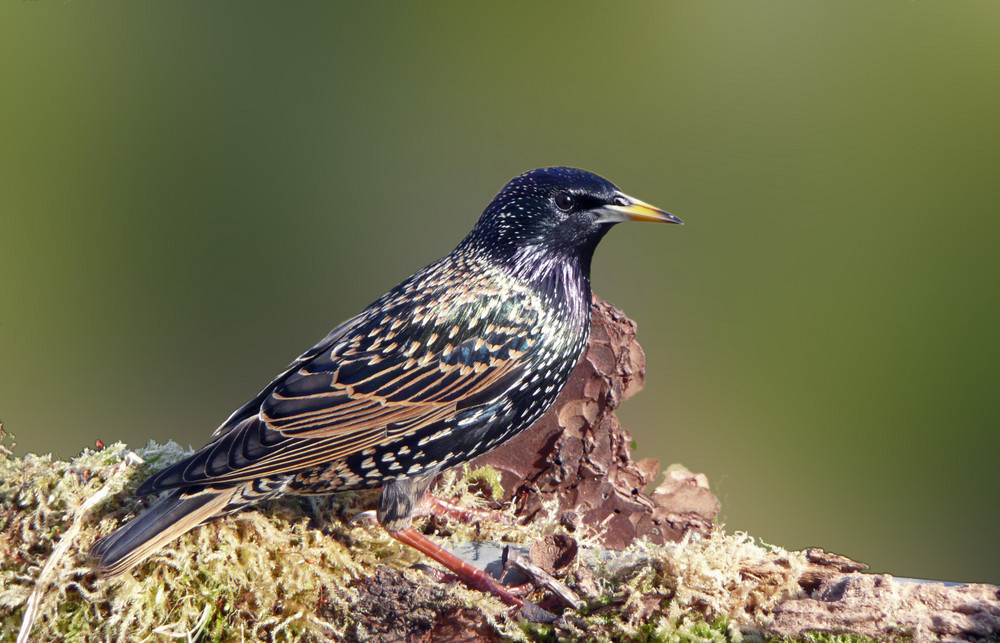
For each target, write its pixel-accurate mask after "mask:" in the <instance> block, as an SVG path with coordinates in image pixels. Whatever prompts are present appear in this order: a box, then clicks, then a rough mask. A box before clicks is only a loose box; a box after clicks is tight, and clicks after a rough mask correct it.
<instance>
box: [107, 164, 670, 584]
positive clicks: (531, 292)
mask: <svg viewBox="0 0 1000 643" xmlns="http://www.w3.org/2000/svg"><path fill="white" fill-rule="evenodd" d="M625 202H627V198H626V197H625V196H624V195H622V194H621V193H620V192H619V191H618V190H617V188H615V186H614V185H612V184H611V183H609V182H608V181H606V180H605V179H602V178H601V177H598V176H596V175H593V174H590V173H588V172H584V171H582V170H575V169H571V168H548V169H544V170H535V171H533V172H528V173H526V174H524V175H521V176H520V177H517V178H515V179H514V180H512V181H511V182H510V183H508V184H507V185H506V186H505V187H504V188H503V190H501V192H500V193H499V194H498V195H497V196H496V197H495V198H494V200H493V201H492V202H491V203H490V205H489V206H488V207H487V208H486V210H485V211H484V213H483V215H482V216H481V217H480V218H479V220H478V222H477V223H476V225H475V227H474V228H473V230H472V232H470V233H469V235H468V236H467V237H466V238H465V240H463V242H462V243H461V244H460V245H459V246H458V247H457V248H456V249H455V250H454V251H453V252H452V253H451V254H449V255H448V256H446V257H444V258H443V259H441V260H440V261H437V262H435V263H433V264H431V265H430V266H428V267H427V268H425V269H423V270H421V271H420V272H418V273H416V274H414V275H413V276H411V277H410V278H408V279H407V280H405V281H403V282H402V283H401V284H399V285H398V286H397V287H396V288H394V289H392V290H391V291H389V292H388V293H386V294H385V295H383V296H382V297H380V298H379V299H378V300H377V301H375V302H374V303H373V304H372V305H371V306H369V307H368V308H367V309H365V310H364V311H363V312H362V313H361V314H359V315H357V316H356V317H354V318H352V319H350V320H348V321H346V322H344V323H343V324H341V325H340V326H338V327H337V328H336V329H334V330H333V331H332V332H331V333H330V334H329V335H327V337H325V338H324V339H323V340H322V341H320V342H319V343H317V344H316V345H315V346H313V347H312V348H311V349H309V350H308V351H306V352H305V353H303V354H302V355H301V356H300V357H299V358H298V359H296V360H295V361H294V362H293V363H292V364H291V365H289V367H288V368H287V369H286V370H285V371H284V372H283V373H281V374H280V375H279V376H278V377H276V378H275V379H274V380H273V381H271V383H270V384H268V386H266V387H265V388H264V389H263V390H262V391H261V392H260V393H258V394H257V395H256V396H255V397H254V398H253V399H251V400H250V401H249V402H247V404H245V405H243V406H242V407H240V409H238V410H237V411H236V412H234V413H233V414H232V415H231V416H230V417H229V419H228V420H227V421H226V422H225V423H223V425H222V426H220V427H219V429H218V430H217V431H216V432H215V434H214V436H213V440H212V441H211V442H209V444H207V445H205V446H204V447H203V448H202V449H200V450H199V451H198V452H197V453H195V454H194V455H192V456H190V457H189V458H187V459H185V460H183V461H181V462H178V463H177V464H175V465H173V466H170V467H167V468H166V469H164V470H162V471H160V472H158V473H156V474H155V475H153V476H152V477H150V478H149V479H148V480H146V481H145V482H144V483H143V484H142V485H141V486H140V487H139V490H138V493H140V494H149V493H156V492H160V491H167V490H172V492H171V494H170V495H169V497H168V501H164V502H168V504H166V505H162V506H161V505H157V506H156V507H159V508H156V507H154V509H153V510H150V512H149V514H147V515H148V516H149V517H148V518H147V517H141V518H140V519H138V520H137V521H135V522H133V523H131V524H130V525H127V526H125V527H123V528H122V529H121V530H119V532H116V534H115V535H114V536H112V537H111V540H108V541H107V542H105V543H104V544H103V545H99V546H97V547H95V550H94V551H95V553H96V554H102V553H104V554H107V553H108V551H110V550H111V549H112V548H113V549H114V551H113V554H114V555H113V558H114V559H115V560H118V561H126V562H127V563H128V564H127V565H126V562H120V563H116V565H114V566H113V571H112V573H120V572H121V571H122V570H123V569H127V567H128V566H129V565H132V564H135V562H136V560H141V557H138V558H137V555H136V554H134V553H130V551H131V550H135V551H142V552H144V553H143V556H145V555H146V554H147V553H148V550H149V548H150V546H151V545H150V543H156V542H160V540H162V536H163V533H166V532H163V533H160V534H159V535H157V533H154V532H156V531H157V528H159V527H163V524H162V523H163V522H164V520H176V521H177V524H175V525H173V526H172V527H171V529H170V532H169V533H170V534H172V535H176V534H177V533H183V531H185V530H187V529H189V528H191V527H193V526H196V525H197V524H200V523H201V522H204V520H206V519H209V518H210V517H211V516H212V515H223V514H224V513H228V512H231V511H234V510H236V509H238V508H239V507H240V506H243V505H245V504H249V503H252V502H256V501H259V500H261V499H264V498H267V497H272V496H274V495H278V494H282V493H300V494H301V493H304V494H314V493H331V492H336V491H343V490H349V489H359V488H366V487H376V486H382V487H383V502H382V503H381V504H380V508H379V517H380V520H382V521H383V524H385V525H386V526H387V528H390V529H400V528H402V527H403V526H405V525H407V524H408V523H409V520H410V515H411V513H412V507H414V506H416V501H417V500H418V499H416V498H412V497H409V496H410V495H411V492H412V493H416V491H412V490H422V489H425V488H426V487H427V485H428V484H429V480H430V478H432V477H433V476H434V475H435V474H436V473H437V472H438V471H440V470H442V469H444V468H447V467H450V466H453V465H455V464H458V463H461V462H464V461H467V460H469V459H471V458H474V457H476V456H477V455H480V454H482V453H485V452H486V451H488V450H490V449H492V448H494V447H496V446H497V445H499V444H501V443H502V442H504V441H505V440H507V439H509V438H510V437H512V436H514V435H516V434H517V433H518V432H519V431H521V430H523V429H525V428H527V427H528V426H530V425H531V424H532V423H533V422H534V421H535V420H536V419H538V417H539V416H541V414H542V413H544V412H545V410H546V409H547V408H548V407H549V405H551V403H552V402H553V401H554V400H555V398H556V396H558V394H559V392H560V391H561V389H562V387H563V386H564V385H565V383H566V381H567V380H568V378H569V374H570V371H571V370H572V369H573V367H574V365H575V364H576V362H577V361H578V360H579V358H580V355H581V354H582V352H583V349H584V347H585V345H586V342H587V338H588V335H589V331H590V301H591V293H590V262H591V256H592V254H593V251H594V248H595V247H596V245H597V243H598V242H599V241H600V239H601V238H602V237H603V236H604V234H605V233H606V232H607V230H608V229H609V228H610V227H611V225H613V223H615V222H617V221H620V220H624V219H623V218H621V216H619V212H618V210H615V208H614V207H613V206H615V205H620V204H621V203H625ZM638 203H639V204H640V205H639V206H636V207H646V208H647V211H648V206H645V204H641V202H638ZM619 209H620V208H619ZM653 210H654V211H655V209H653ZM655 212H661V211H655ZM666 216H669V215H666ZM664 220H667V219H664ZM187 498H191V500H186V499H187ZM187 508H190V509H191V510H190V512H188V513H185V512H186V511H187ZM206 515H207V516H208V518H206ZM157 539H159V540H157ZM157 546H158V545H157ZM105 562H107V561H105ZM105 568H107V569H112V568H109V567H107V566H105Z"/></svg>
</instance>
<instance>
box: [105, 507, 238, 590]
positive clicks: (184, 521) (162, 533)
mask: <svg viewBox="0 0 1000 643" xmlns="http://www.w3.org/2000/svg"><path fill="white" fill-rule="evenodd" d="M238 492H239V488H238V487H236V488H233V489H226V490H224V491H205V492H202V493H200V494H198V495H194V496H189V497H184V496H182V495H181V492H180V491H175V492H173V493H171V494H170V495H168V496H167V497H165V498H163V499H162V500H160V501H159V502H157V503H156V504H155V505H153V506H152V507H150V508H149V509H147V510H146V512H145V513H143V514H142V515H140V516H139V517H138V518H136V519H135V520H133V521H132V522H130V523H128V524H126V525H125V526H123V527H120V528H119V529H118V530H117V531H115V532H114V533H112V534H110V535H108V536H105V537H104V538H102V539H100V540H99V541H97V542H96V543H94V546H93V547H91V548H90V555H91V556H92V557H94V558H100V559H101V561H100V563H99V565H98V568H97V569H98V571H99V572H100V573H101V575H102V576H105V577H112V576H118V575H120V574H124V573H125V572H127V571H128V570H130V569H132V568H133V567H135V566H136V565H138V564H139V563H141V562H142V561H144V560H145V559H146V558H147V557H148V556H149V555H150V554H152V553H153V552H154V551H156V550H157V549H159V548H160V547H162V546H163V545H165V544H166V543H168V542H170V541H171V540H173V539H175V538H178V537H180V536H181V535H183V534H185V533H187V532H188V531H190V530H191V529H194V528H195V527H197V526H198V525H201V524H202V523H205V522H207V521H208V520H210V519H212V518H214V517H215V516H218V515H222V514H224V513H228V511H227V506H228V505H229V503H230V501H231V500H232V499H233V497H234V496H235V495H237V493H238Z"/></svg>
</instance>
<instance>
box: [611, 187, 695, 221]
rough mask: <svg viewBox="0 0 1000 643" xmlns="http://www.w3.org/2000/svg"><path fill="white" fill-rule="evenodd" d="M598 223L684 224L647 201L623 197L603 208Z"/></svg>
mask: <svg viewBox="0 0 1000 643" xmlns="http://www.w3.org/2000/svg"><path fill="white" fill-rule="evenodd" d="M600 213H601V216H600V217H598V219H597V222H598V223H618V222H620V221H655V222H658V223H684V222H683V221H681V220H680V219H679V218H677V217H675V216H674V215H672V214H670V213H669V212H666V211H664V210H661V209H659V208H657V207H655V206H652V205H649V204H648V203H646V202H645V201H640V200H639V199H634V198H632V197H630V196H626V195H624V194H623V195H621V196H620V197H618V198H617V199H615V203H613V204H608V205H605V206H602V207H601V209H600Z"/></svg>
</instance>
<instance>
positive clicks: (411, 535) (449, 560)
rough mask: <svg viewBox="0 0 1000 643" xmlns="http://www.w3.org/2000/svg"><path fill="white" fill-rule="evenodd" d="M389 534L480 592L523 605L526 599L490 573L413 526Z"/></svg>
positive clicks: (508, 602)
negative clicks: (466, 560) (508, 588)
mask: <svg viewBox="0 0 1000 643" xmlns="http://www.w3.org/2000/svg"><path fill="white" fill-rule="evenodd" d="M389 535H390V536H392V537H393V538H395V539H396V540H398V541H399V542H401V543H403V544H404V545H409V546H410V547H413V548H414V549H416V550H417V551H419V552H420V553H422V554H424V555H425V556H427V557H428V558H431V559H433V560H436V561H437V562H439V563H441V564H442V565H444V566H445V567H446V568H447V569H448V570H449V571H451V573H453V574H455V576H457V577H458V579H459V580H461V581H462V582H463V583H465V584H466V585H467V586H468V587H471V588H472V589H476V590H479V591H480V592H489V593H490V594H493V595H494V596H496V597H497V598H499V599H500V600H501V601H503V602H504V603H506V604H507V605H513V606H515V607H522V606H523V605H524V601H522V600H521V599H519V598H517V597H516V596H514V595H513V594H511V593H510V592H509V591H507V588H505V587H504V586H503V585H500V584H499V583H498V582H496V581H495V580H493V578H492V577H490V576H489V574H487V573H486V572H484V571H482V570H479V569H477V568H475V567H473V566H472V565H470V564H469V563H467V562H465V561H464V560H462V559H461V558H459V557H458V556H456V555H455V554H453V553H451V552H450V551H448V550H447V549H444V548H443V547H441V546H440V545H437V544H435V543H434V542H433V541H432V540H430V539H429V538H427V536H424V535H423V534H421V533H420V532H418V531H417V530H416V529H414V528H413V527H407V528H406V529H403V530H400V531H390V532H389Z"/></svg>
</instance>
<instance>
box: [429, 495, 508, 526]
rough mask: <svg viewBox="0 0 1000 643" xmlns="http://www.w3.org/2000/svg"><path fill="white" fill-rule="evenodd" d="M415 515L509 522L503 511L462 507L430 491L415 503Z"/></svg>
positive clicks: (463, 520)
mask: <svg viewBox="0 0 1000 643" xmlns="http://www.w3.org/2000/svg"><path fill="white" fill-rule="evenodd" d="M416 515H419V516H431V515H433V516H437V517H439V518H450V519H452V520H457V521H459V522H472V521H474V520H486V521H490V522H499V523H502V524H510V522H511V519H510V516H508V515H507V514H505V513H501V512H499V511H495V510H493V509H476V508H474V507H462V506H460V505H459V504H458V503H457V502H454V501H452V500H445V499H444V498H438V497H437V496H433V495H431V493H430V492H427V493H425V494H424V497H423V499H421V501H420V503H419V504H418V505H417V509H416Z"/></svg>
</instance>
